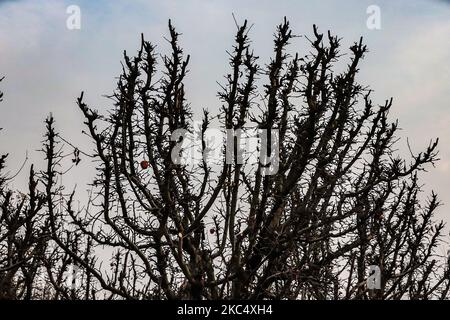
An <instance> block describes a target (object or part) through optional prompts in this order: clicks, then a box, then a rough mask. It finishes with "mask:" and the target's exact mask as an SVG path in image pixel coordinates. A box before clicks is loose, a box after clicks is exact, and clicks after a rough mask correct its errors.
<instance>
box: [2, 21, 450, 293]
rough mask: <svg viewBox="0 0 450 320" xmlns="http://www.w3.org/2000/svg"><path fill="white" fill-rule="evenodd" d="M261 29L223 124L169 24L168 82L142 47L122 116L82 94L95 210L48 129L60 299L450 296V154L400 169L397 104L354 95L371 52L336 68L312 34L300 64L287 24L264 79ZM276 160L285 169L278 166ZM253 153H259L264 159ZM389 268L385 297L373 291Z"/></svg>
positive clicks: (123, 82)
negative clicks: (218, 145)
mask: <svg viewBox="0 0 450 320" xmlns="http://www.w3.org/2000/svg"><path fill="white" fill-rule="evenodd" d="M248 32H249V27H248V25H247V22H246V21H245V22H244V23H243V25H242V26H239V27H238V30H237V33H236V36H235V45H234V47H233V50H232V52H231V53H230V59H229V64H230V72H229V74H227V75H226V76H225V83H223V84H222V85H221V86H220V87H221V90H220V92H219V93H218V97H219V99H220V101H221V103H222V108H221V111H220V113H219V114H218V115H217V116H214V117H213V116H211V115H210V113H209V111H207V110H204V112H203V121H202V122H201V123H200V124H197V123H196V122H194V121H193V114H192V111H191V109H190V107H189V103H188V102H187V100H186V95H185V87H184V81H185V78H186V75H187V72H188V63H189V56H187V57H186V58H185V57H184V55H183V50H182V49H181V47H180V46H179V34H178V33H177V32H176V30H175V28H174V27H173V26H172V24H171V23H170V21H169V33H170V37H169V39H168V42H169V44H170V48H171V53H170V54H169V55H165V56H162V58H161V62H162V70H161V71H160V72H158V69H157V65H158V56H157V54H156V52H155V47H154V46H153V45H152V44H151V43H150V42H148V41H146V40H144V37H143V36H142V39H141V46H140V48H139V50H138V52H137V55H136V56H135V57H130V56H129V55H128V54H127V53H126V52H124V62H123V71H122V74H121V75H120V77H119V78H118V82H117V89H116V90H115V92H114V93H113V94H112V95H111V99H112V101H113V107H112V109H111V110H110V112H109V114H107V115H101V114H100V113H99V112H98V111H96V110H94V109H93V108H91V107H89V106H88V105H87V103H86V102H85V99H84V94H83V93H82V94H81V95H80V97H79V98H78V99H77V104H78V107H79V108H80V110H81V112H82V113H83V115H84V118H85V124H86V127H87V133H88V135H89V136H90V137H91V139H92V142H93V148H94V152H93V153H92V155H90V156H91V157H92V158H93V163H95V165H96V169H97V175H96V177H95V179H94V180H93V182H92V192H91V193H90V195H89V201H88V204H87V205H86V206H85V207H83V208H82V209H75V208H74V204H73V203H74V199H75V192H72V193H70V194H67V195H64V196H63V197H62V196H61V195H62V190H61V187H60V186H58V184H57V176H58V174H60V172H62V171H61V170H60V169H58V168H59V167H60V166H61V161H62V159H63V158H64V154H63V153H62V151H61V150H62V149H61V147H59V145H60V142H59V141H60V139H59V135H58V133H56V132H55V128H54V120H53V118H48V119H47V121H46V123H47V134H46V139H45V142H44V152H45V155H46V159H47V168H46V169H45V170H43V171H42V173H41V174H40V182H41V183H42V186H43V190H42V194H43V199H44V200H42V201H43V202H44V203H45V211H46V217H47V219H48V220H46V221H48V222H47V224H46V226H48V230H49V233H50V237H51V243H50V244H49V247H51V248H52V250H50V249H47V250H46V254H45V258H43V259H42V261H44V262H43V265H44V266H45V268H44V269H45V270H46V273H47V277H49V278H50V279H51V283H52V285H53V287H54V293H53V296H52V297H53V298H57V299H96V298H107V299H116V298H117V299H119V298H125V299H230V298H234V299H403V298H410V299H432V298H440V299H444V298H448V290H449V286H450V282H449V275H450V274H449V270H448V266H447V265H446V261H444V260H443V259H442V257H439V256H438V255H437V253H436V252H437V249H438V248H439V247H440V246H442V245H443V241H442V237H443V230H444V224H443V223H442V222H435V219H434V214H435V210H436V208H437V207H438V206H439V202H438V200H437V196H436V195H435V194H434V193H433V194H431V195H430V197H429V199H428V200H426V201H421V200H420V193H421V189H420V185H419V183H418V178H417V174H418V172H420V171H422V170H425V169H426V167H427V166H428V165H432V164H434V162H435V161H437V160H438V158H437V151H436V148H437V140H436V141H433V142H431V143H430V145H429V146H428V148H427V149H426V150H425V151H424V152H421V153H419V154H416V155H414V154H411V158H410V159H406V160H405V159H402V158H400V157H399V156H397V155H396V152H395V144H396V142H397V140H398V139H397V136H396V132H397V129H398V125H397V122H393V123H391V122H389V120H388V113H389V110H390V108H391V105H392V99H391V100H388V101H385V103H384V104H382V105H379V106H376V105H374V104H373V102H372V100H371V98H370V94H371V91H370V89H368V88H367V87H364V86H362V85H361V84H359V83H358V82H357V81H356V76H357V73H358V70H359V69H358V68H359V64H360V62H361V60H362V59H363V57H364V54H365V53H366V52H367V48H366V46H365V45H363V42H362V39H361V40H360V41H358V42H356V43H354V44H353V45H352V46H351V47H350V54H351V58H350V59H349V60H348V64H347V66H346V68H344V71H342V72H337V71H335V69H336V68H335V64H336V63H337V62H338V61H339V58H340V57H341V54H340V51H339V50H340V39H339V38H337V37H336V36H333V35H332V34H331V33H330V32H328V34H327V35H325V36H324V35H323V34H321V33H319V31H318V29H317V28H316V26H314V28H313V37H312V39H309V38H306V39H308V41H309V43H310V45H311V52H310V53H308V54H306V55H304V56H300V55H299V54H295V55H292V54H289V51H288V49H287V48H288V45H289V43H290V41H291V40H292V39H293V38H294V37H295V35H294V34H293V33H292V31H291V29H290V27H289V23H288V21H287V20H286V19H285V20H284V21H283V22H282V23H281V24H280V25H279V26H277V30H276V33H275V39H274V57H273V58H272V59H271V61H270V63H269V64H268V65H267V66H265V67H260V66H259V65H258V64H257V61H258V57H257V56H255V55H254V53H253V51H252V50H251V47H250V44H251V43H250V40H249V36H248ZM261 84H262V87H263V90H262V91H261V90H258V88H259V87H260V86H261ZM215 123H217V124H218V126H219V127H220V130H222V132H223V133H224V134H223V136H224V137H226V139H225V142H226V143H225V144H224V146H223V148H222V149H221V152H220V158H219V160H220V161H219V163H213V161H212V160H217V159H214V157H212V156H211V154H212V150H211V144H210V141H209V136H208V129H209V128H211V127H212V125H213V124H215ZM251 130H256V132H258V133H259V138H260V140H261V144H260V147H259V149H256V150H255V151H254V152H251V151H249V150H242V147H241V146H240V145H239V142H240V141H241V140H242V137H243V136H241V133H242V132H247V131H251ZM180 132H184V133H186V132H190V133H191V134H196V135H198V136H200V141H199V142H198V143H197V144H195V143H194V144H191V145H190V146H191V148H193V149H194V150H195V151H198V152H200V154H201V155H202V156H201V157H200V158H199V159H198V161H193V162H192V163H184V162H183V161H181V162H178V161H174V159H178V160H179V158H180V157H179V156H180V155H185V151H186V149H187V148H186V145H185V144H184V142H187V141H188V140H189V139H188V136H189V134H179V133H180ZM230 133H231V135H230ZM263 134H265V136H264V137H263ZM230 145H232V148H231V150H230V148H229V146H230ZM274 146H275V147H274ZM274 148H276V149H277V150H273V149H274ZM262 149H265V150H268V155H267V156H263V155H262V153H261V150H262ZM274 152H275V153H276V152H278V154H279V157H278V161H275V162H276V163H274V162H273V161H272V162H268V161H266V160H268V159H272V160H273V158H272V154H273V153H274ZM255 153H256V155H260V156H261V157H260V159H259V161H257V162H256V163H252V159H253V156H254V155H255ZM30 176H33V174H31V175H30ZM30 185H34V184H33V183H31V182H30ZM31 192H32V190H31V188H30V193H31ZM61 199H63V200H64V205H62V203H61ZM2 226H3V223H2ZM50 252H53V253H52V254H53V255H52V254H50ZM108 255H110V264H109V265H108V266H105V260H106V258H105V257H106V256H108ZM69 265H71V266H76V268H77V270H78V269H79V270H80V272H79V274H78V275H77V276H78V279H80V283H79V284H77V285H76V286H73V287H72V288H69V289H68V288H67V285H66V286H65V285H64V284H63V279H64V277H65V276H64V274H65V272H66V270H67V267H68V266H69ZM374 266H375V267H376V270H379V271H380V280H381V281H380V284H379V287H376V288H372V287H370V286H368V285H367V284H368V281H367V279H368V277H369V273H368V272H369V269H370V268H372V267H374ZM0 279H1V278H0Z"/></svg>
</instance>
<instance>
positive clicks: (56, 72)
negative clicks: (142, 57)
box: [0, 0, 450, 222]
mask: <svg viewBox="0 0 450 320" xmlns="http://www.w3.org/2000/svg"><path fill="white" fill-rule="evenodd" d="M70 5H78V6H79V8H80V9H81V29H80V30H69V29H67V27H66V20H67V18H68V17H69V14H67V13H66V9H67V7H68V6H70ZM370 5H377V6H378V7H379V8H380V13H381V29H380V30H369V29H368V28H367V25H366V21H367V18H368V16H369V15H368V14H367V12H366V10H367V7H368V6H370ZM232 13H234V14H235V16H236V19H237V20H238V21H243V19H248V20H249V22H250V24H253V27H252V29H251V32H250V35H251V38H252V40H253V43H252V47H253V48H254V49H255V53H256V54H257V55H259V56H260V59H261V61H260V64H263V63H266V62H268V58H269V57H270V55H271V50H272V35H273V33H274V30H275V26H276V24H278V23H280V22H281V21H282V18H283V16H287V18H288V19H289V20H290V21H291V26H292V28H293V30H294V32H295V33H296V34H299V35H310V34H311V32H312V24H313V23H315V24H317V25H318V27H319V29H320V30H321V31H326V30H328V29H331V30H332V32H333V33H334V34H336V35H339V36H340V37H342V38H343V42H342V43H343V50H344V49H345V50H347V48H348V47H349V46H350V44H351V43H352V42H353V41H355V40H357V39H359V37H360V36H363V37H364V39H365V42H366V43H367V45H368V46H369V50H370V52H369V54H368V55H367V56H366V58H365V60H364V61H363V63H362V65H361V73H360V75H359V81H360V82H361V83H363V84H365V85H370V86H371V88H372V89H373V90H374V95H373V100H374V101H376V102H378V103H380V104H382V103H383V102H384V100H385V99H387V98H390V97H393V98H394V105H393V109H392V120H394V119H395V118H398V119H399V121H400V127H401V128H402V131H401V137H402V140H401V141H400V143H399V145H398V146H399V149H400V152H404V151H405V149H406V138H409V141H410V144H411V146H412V149H413V150H414V151H420V150H421V149H423V148H425V147H426V146H427V144H428V142H429V141H430V139H432V138H436V137H439V138H440V148H439V149H440V157H441V159H442V160H441V161H440V162H439V163H438V164H437V166H436V168H435V169H432V170H430V172H429V173H427V174H426V175H424V176H423V178H422V182H423V183H425V184H426V185H425V188H424V189H425V190H431V189H433V190H435V191H436V192H438V194H439V195H440V196H441V199H442V200H443V202H444V203H446V204H447V208H445V207H443V208H441V209H440V215H441V217H442V218H443V219H445V220H447V221H448V222H450V218H448V217H449V216H450V215H449V214H448V212H449V210H450V126H449V124H450V111H449V110H450V109H449V108H450V104H449V95H450V64H449V61H450V1H443V0H441V1H438V0H434V1H433V0H403V1H387V0H386V1H381V0H370V1H362V0H351V1H350V0H347V1H337V0H336V1H331V0H329V1H306V0H305V1H283V0H279V1H261V0H258V1H256V0H252V1H242V0H240V1H214V0H209V1H206V0H203V1H201V0H198V1H196V0H194V1H144V0H135V1H131V0H122V1H118V0H117V1H103V0H102V1H99V0H96V1H92V0H90V1H89V0H87V1H61V0H39V1H36V0H23V1H22V0H18V1H12V0H10V1H1V0H0V17H1V19H0V75H5V76H6V78H5V80H4V81H3V82H2V83H1V84H0V89H1V90H2V91H4V93H5V97H4V102H3V103H1V104H0V108H1V111H0V127H3V128H4V130H3V131H2V132H1V134H0V154H3V153H6V152H9V153H10V154H11V156H10V159H9V168H10V169H11V171H12V172H14V170H16V169H17V168H18V167H20V163H21V162H22V161H23V159H24V157H25V152H26V151H27V150H28V152H29V154H30V158H31V159H32V160H34V159H36V156H37V153H36V152H35V150H36V149H38V147H39V143H40V141H41V136H42V134H43V131H44V126H43V120H44V118H45V117H46V115H47V114H48V113H49V112H53V114H54V116H55V118H56V120H57V128H58V130H59V131H61V132H62V134H63V136H65V137H67V138H70V139H71V140H73V141H76V142H77V143H80V144H81V145H82V146H84V145H85V140H83V137H82V134H81V130H82V120H83V119H82V116H81V114H80V112H79V110H78V109H77V108H76V106H75V103H74V102H75V98H76V97H77V96H78V95H79V93H80V92H81V91H82V90H83V91H85V97H86V101H87V102H89V103H90V104H92V105H94V106H96V107H97V108H98V109H100V110H103V111H105V110H107V109H108V104H109V101H108V100H107V99H105V98H103V97H102V96H103V95H105V94H110V93H111V92H112V91H113V89H114V85H115V79H114V78H115V77H116V76H117V75H119V73H120V59H121V57H122V56H121V55H122V52H123V50H124V49H126V50H127V51H128V52H130V53H132V52H135V51H136V50H137V48H138V46H139V37H140V33H144V34H145V37H146V39H147V40H150V41H151V42H153V43H154V44H156V45H158V50H160V51H162V52H164V51H165V50H166V49H167V43H166V42H165V41H164V39H163V36H166V35H167V21H168V19H169V18H171V19H172V21H173V23H174V25H175V26H176V27H177V30H178V31H179V32H181V33H182V34H183V35H182V37H181V44H182V46H183V47H184V49H185V52H186V53H189V54H191V64H190V73H189V76H188V79H187V81H186V85H187V97H188V99H189V101H190V102H191V106H192V108H193V110H194V112H195V111H199V110H201V108H203V107H207V108H208V109H210V110H211V111H218V108H219V106H220V103H219V101H218V99H217V98H216V92H217V90H218V85H217V83H216V81H221V80H222V76H223V75H224V74H225V73H226V72H227V71H228V63H227V58H228V57H227V54H226V50H228V49H230V47H231V45H232V41H233V36H234V33H235V31H236V27H235V23H234V21H233V18H232ZM305 48H306V44H305V39H304V38H298V39H296V40H295V41H294V42H293V44H292V46H291V49H292V50H293V51H299V53H300V54H301V55H302V54H305V53H306V52H305ZM86 147H87V146H86ZM87 148H88V147H87ZM77 170H79V171H78V172H75V175H74V177H72V178H70V181H69V183H72V184H73V183H75V182H78V183H79V184H80V183H82V178H87V176H86V177H81V176H82V175H80V174H79V173H80V172H85V171H83V170H84V169H83V168H79V169H77ZM84 175H86V174H84ZM25 179H26V175H25V174H21V175H20V176H19V182H18V183H19V184H20V183H21V181H22V182H24V181H26V180H25ZM77 179H78V180H77ZM80 179H81V180H80Z"/></svg>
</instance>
